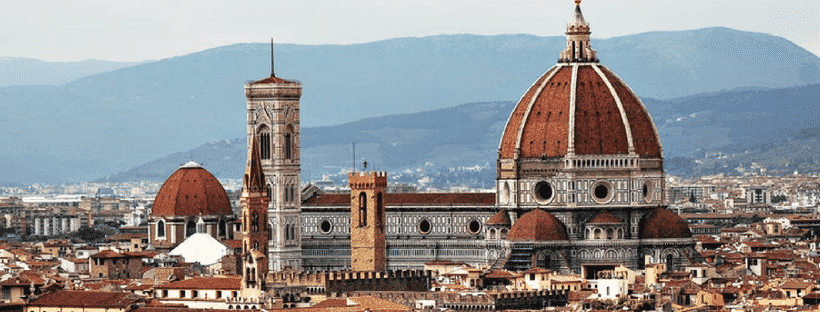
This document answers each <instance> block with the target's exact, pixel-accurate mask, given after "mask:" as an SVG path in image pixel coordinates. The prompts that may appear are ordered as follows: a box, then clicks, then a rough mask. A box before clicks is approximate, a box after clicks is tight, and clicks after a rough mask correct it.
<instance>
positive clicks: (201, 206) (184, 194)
mask: <svg viewBox="0 0 820 312" xmlns="http://www.w3.org/2000/svg"><path fill="white" fill-rule="evenodd" d="M231 214H233V211H232V210H231V201H230V200H229V199H228V194H227V193H226V192H225V188H223V187H222V184H221V183H219V180H217V179H216V177H214V176H213V175H212V174H211V173H210V172H208V170H205V168H202V166H201V165H199V164H197V163H195V162H188V163H186V164H184V165H182V166H181V167H179V169H177V171H174V173H173V174H171V176H170V177H168V179H167V180H165V183H163V184H162V187H160V189H159V192H157V197H156V199H155V200H154V207H153V208H152V209H151V215H152V216H163V217H167V216H196V215H231Z"/></svg>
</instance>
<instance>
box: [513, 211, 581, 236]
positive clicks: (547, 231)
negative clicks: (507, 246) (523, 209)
mask: <svg viewBox="0 0 820 312" xmlns="http://www.w3.org/2000/svg"><path fill="white" fill-rule="evenodd" d="M507 239H508V240H511V241H549V240H569V238H567V231H566V229H564V224H563V223H561V221H560V220H558V218H556V217H555V216H553V215H552V214H551V213H549V212H546V211H544V210H542V209H540V208H537V209H535V210H533V211H530V212H527V213H525V214H524V215H523V216H521V218H520V219H518V221H516V222H515V225H513V227H512V228H511V229H510V232H509V234H507Z"/></svg>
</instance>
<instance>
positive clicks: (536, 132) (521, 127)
mask: <svg viewBox="0 0 820 312" xmlns="http://www.w3.org/2000/svg"><path fill="white" fill-rule="evenodd" d="M499 148H500V151H499V152H500V155H499V156H500V157H501V158H507V159H511V158H543V157H565V156H566V155H567V153H568V152H569V151H570V150H572V151H574V154H576V155H604V154H608V155H609V154H625V155H626V154H630V151H634V153H635V154H637V155H638V156H640V157H651V158H659V157H661V156H662V155H661V154H662V153H661V144H660V140H659V137H658V134H657V131H656V130H655V126H654V124H653V122H652V119H651V118H650V116H649V113H648V112H647V111H646V108H645V107H644V106H643V104H642V103H641V101H640V100H639V99H638V97H637V96H636V95H635V94H634V93H633V92H632V90H630V89H629V87H627V85H626V84H625V83H624V82H623V81H621V79H619V78H618V77H617V76H616V75H615V74H614V73H613V72H612V71H610V70H609V69H608V68H606V67H604V66H603V65H600V64H598V63H595V62H581V63H559V64H557V65H555V66H554V67H553V68H551V69H550V70H549V71H547V72H546V73H545V74H544V75H543V76H541V78H539V79H538V80H537V81H536V82H535V84H533V85H532V87H530V89H529V90H528V91H527V92H526V93H525V94H524V96H523V97H522V98H521V100H520V101H519V102H518V104H517V105H516V107H515V109H514V110H513V112H512V114H511V115H510V118H509V120H508V121H507V126H506V128H505V130H504V135H503V136H502V138H501V144H500V146H499ZM516 151H518V154H517V155H516Z"/></svg>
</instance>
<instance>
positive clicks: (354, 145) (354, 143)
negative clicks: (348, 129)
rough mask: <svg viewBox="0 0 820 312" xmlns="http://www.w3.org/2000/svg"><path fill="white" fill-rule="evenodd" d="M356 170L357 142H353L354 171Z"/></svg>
mask: <svg viewBox="0 0 820 312" xmlns="http://www.w3.org/2000/svg"><path fill="white" fill-rule="evenodd" d="M352 172H356V142H353V171H352Z"/></svg>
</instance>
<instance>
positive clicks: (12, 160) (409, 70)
mask: <svg viewBox="0 0 820 312" xmlns="http://www.w3.org/2000/svg"><path fill="white" fill-rule="evenodd" d="M592 44H593V47H594V48H595V49H597V50H598V55H599V58H600V59H601V61H602V63H603V64H604V65H606V66H607V67H609V68H611V69H613V70H614V71H615V72H616V73H617V74H618V75H619V76H620V77H621V78H622V79H623V80H624V81H625V82H626V83H627V84H629V86H630V87H632V88H633V90H635V92H636V93H638V94H639V96H641V97H642V98H643V99H644V102H645V103H646V104H647V106H648V107H649V110H650V113H651V114H652V115H653V118H654V119H655V122H656V123H658V126H659V130H660V132H661V135H662V139H663V140H664V141H663V144H664V150H665V154H666V157H667V159H672V158H674V157H694V158H697V157H699V156H698V155H697V153H701V152H704V151H705V150H704V148H703V147H709V148H715V147H720V146H727V144H729V145H731V144H732V143H734V141H733V140H734V139H733V138H735V137H734V136H733V135H734V134H733V133H734V132H738V131H737V130H734V129H733V128H731V127H730V126H732V125H734V124H731V123H730V124H725V125H723V126H720V125H719V126H714V125H713V124H710V123H714V122H718V121H720V120H725V119H727V118H726V117H725V114H726V113H730V115H731V113H733V112H738V111H737V109H746V108H744V107H746V106H747V101H753V100H755V98H756V97H757V95H755V94H747V93H744V92H729V93H727V94H728V95H727V94H717V93H716V94H712V95H711V96H713V97H716V98H709V96H698V97H695V98H683V99H673V98H676V97H687V96H692V95H696V94H700V93H704V92H713V93H714V92H719V91H725V90H734V89H737V88H751V89H750V90H763V89H771V88H790V87H793V86H805V85H809V84H815V83H820V58H818V57H817V56H815V55H813V54H811V53H809V52H807V51H805V50H803V49H802V48H800V47H797V46H796V45H794V44H792V43H791V42H788V41H786V40H785V39H782V38H778V37H773V36H770V35H766V34H757V33H748V32H740V31H736V30H731V29H727V28H708V29H701V30H692V31H681V32H654V33H646V34H638V35H633V36H626V37H618V38H612V39H605V40H593V42H592ZM563 45H564V38H563V37H547V38H543V37H536V36H529V35H502V36H474V35H452V36H433V37H425V38H400V39H392V40H385V41H379V42H373V43H367V44H357V45H346V46H338V45H322V46H302V45H278V46H277V48H276V73H277V76H280V77H283V78H288V79H299V80H300V81H302V82H303V83H304V95H303V97H302V101H301V103H302V111H301V114H302V115H301V116H302V127H303V129H302V136H303V137H302V147H303V148H304V151H303V159H302V163H303V169H304V170H305V171H306V172H314V173H312V174H313V177H314V178H316V177H318V175H319V174H321V173H320V171H322V170H324V169H322V168H324V167H326V166H330V167H332V166H335V163H336V161H335V160H333V158H334V157H340V158H342V159H343V160H340V161H339V162H340V163H342V164H343V166H344V167H349V164H350V160H349V157H348V156H340V155H338V153H339V152H337V150H338V148H340V146H344V147H345V148H347V149H348V150H349V147H348V146H349V144H350V141H354V140H355V141H356V142H361V143H357V149H359V148H361V149H362V153H369V154H371V155H377V154H378V155H379V156H373V159H374V163H375V164H378V163H379V161H380V160H378V159H383V162H382V163H381V164H380V165H379V166H384V167H380V168H379V167H377V169H379V170H385V169H386V170H394V169H397V170H400V169H402V168H401V167H402V166H405V165H407V164H411V165H416V164H418V163H419V162H421V163H424V162H427V160H426V159H424V158H425V157H432V159H433V161H431V162H434V163H437V164H436V165H439V166H449V164H452V165H455V166H458V165H463V166H472V165H475V164H481V163H482V161H481V160H483V159H488V160H489V162H490V164H491V165H492V164H494V159H495V149H496V148H497V146H496V145H497V144H498V137H499V135H500V129H501V127H503V122H505V121H506V118H507V117H508V116H509V111H510V110H511V108H512V105H513V101H516V100H517V99H518V98H519V97H520V96H521V94H523V92H524V91H525V90H526V89H527V87H529V86H530V85H531V84H532V83H533V81H535V79H536V78H537V77H538V76H539V75H541V74H542V73H543V72H544V71H546V70H547V69H548V68H549V67H551V66H552V65H553V64H554V63H555V60H556V59H557V55H558V51H559V50H560V49H561V48H562V47H563ZM268 49H269V46H268V45H267V44H237V45H231V46H226V47H221V48H216V49H211V50H206V51H203V52H199V53H194V54H190V55H185V56H180V57H175V58H171V59H166V60H160V61H156V62H152V63H146V64H140V65H136V66H132V67H127V68H122V69H118V70H114V71H110V72H106V73H101V74H96V75H92V76H89V77H86V78H82V79H79V80H76V81H72V82H70V83H66V84H63V85H60V86H14V87H3V88H0V122H2V123H3V124H4V125H6V127H5V128H4V129H5V130H6V134H4V135H3V136H0V145H2V146H4V147H6V148H4V149H2V150H3V151H2V153H0V165H2V166H3V167H4V168H7V169H6V170H3V171H2V172H0V182H16V183H32V182H62V181H83V180H91V179H95V178H99V177H104V176H111V177H112V178H114V177H117V179H130V178H136V177H141V178H153V179H157V180H163V179H165V178H166V177H167V176H168V175H169V174H170V172H172V171H173V170H174V169H175V168H176V166H178V165H179V164H180V163H181V162H184V161H185V160H188V159H192V158H193V159H197V158H196V156H198V155H204V154H207V153H204V152H203V153H202V154H200V153H199V152H196V151H198V150H201V151H206V150H209V149H210V150H212V152H213V153H214V154H219V155H221V156H220V157H221V158H220V159H221V160H218V159H216V158H213V156H211V158H209V159H207V161H206V160H202V159H197V160H200V161H202V162H203V163H205V165H206V168H208V169H209V170H211V171H212V172H214V174H215V175H217V176H220V177H229V178H234V177H238V176H239V175H241V172H242V168H243V166H244V161H245V160H244V158H245V153H244V146H245V143H244V139H238V140H237V139H235V138H244V135H245V133H244V131H245V127H244V125H245V99H244V94H243V86H242V83H243V82H244V81H247V80H251V79H261V78H264V77H266V76H268V75H269V67H268V64H269V55H270V54H269V53H270V52H269V50H268ZM784 56H788V57H784ZM816 89H817V88H816V87H809V88H798V89H790V90H797V91H788V90H773V91H747V92H781V93H780V94H774V95H771V96H770V97H769V98H766V99H767V100H777V99H778V98H779V97H782V98H781V99H780V100H781V104H782V105H783V106H781V107H780V108H779V109H780V110H778V109H775V110H767V111H765V112H764V113H757V114H756V113H754V111H750V110H748V109H747V110H745V111H742V112H752V114H751V115H754V116H757V117H754V118H752V117H750V118H746V119H742V120H735V121H734V122H735V124H736V123H740V124H741V125H742V124H743V123H746V122H758V121H760V122H768V121H769V120H771V121H772V122H775V121H776V122H783V121H784V120H785V121H788V120H790V119H789V117H788V116H793V115H794V114H797V112H792V111H794V110H793V109H792V108H793V104H792V103H794V102H795V101H806V102H805V103H811V104H814V103H817V102H816V93H817V92H818V91H817V90H816ZM790 92H791V93H790ZM788 95H794V97H792V98H791V99H790V98H789V97H788ZM650 98H658V99H662V100H664V101H653V100H651V99H650ZM798 98H799V99H798ZM729 99H731V100H729ZM488 101H496V102H488ZM692 101H696V102H692ZM697 101H699V102H697ZM720 101H723V102H720ZM811 101H814V102H811ZM471 102H482V103H484V104H471V105H467V106H458V107H454V106H455V105H459V104H462V103H471ZM650 103H651V104H650ZM755 105H758V106H750V107H769V106H767V105H768V102H763V101H761V102H759V103H758V104H755ZM761 105H762V106H761ZM724 106H725V108H724ZM810 106H811V105H810ZM814 106H816V105H814ZM448 107H449V108H448ZM442 108H448V109H445V110H444V111H437V112H428V113H422V114H420V115H403V116H401V115H400V116H389V117H384V118H377V119H371V120H363V121H358V122H355V123H352V122H353V121H356V120H360V119H362V118H373V117H377V116H385V115H395V114H408V113H417V112H425V111H431V110H435V109H442ZM459 110H462V112H461V113H458V111H459ZM781 111H788V112H791V113H782V114H781ZM447 112H451V113H452V115H447ZM692 113H699V114H700V115H695V116H706V117H703V118H707V117H708V118H712V120H708V122H704V123H701V124H692V125H703V126H704V127H705V128H703V129H706V130H702V131H701V132H697V131H700V130H697V131H694V132H693V131H690V130H689V129H688V128H686V127H679V126H677V125H676V124H675V123H671V124H670V125H666V124H665V122H666V120H667V119H668V118H667V117H664V116H676V117H674V118H673V119H674V120H677V118H678V117H680V116H677V115H676V114H678V115H683V116H688V115H690V114H692ZM459 114H461V115H460V117H459V116H457V115H459ZM710 114H711V115H710ZM790 114H791V115H790ZM807 115H808V114H805V113H804V116H807ZM445 116H449V117H445ZM710 116H711V117H710ZM767 116H768V117H767ZM772 116H774V117H772ZM811 116H818V115H817V114H814V115H811ZM794 117H799V116H794ZM453 118H458V119H453ZM670 118H672V117H670ZM755 118H756V119H755ZM454 120H458V122H454ZM499 120H500V121H499ZM687 120H688V119H687ZM691 120H699V119H697V118H693V119H691ZM345 123H348V124H345ZM718 123H719V122H718ZM807 123H809V124H810V122H809V121H807V119H806V120H805V121H802V123H794V124H793V126H790V127H786V128H782V127H781V128H782V129H781V128H778V129H780V130H777V131H778V132H776V133H773V134H779V135H781V136H782V137H787V136H790V135H794V134H793V133H791V132H790V131H798V132H799V131H800V130H801V129H802V128H800V127H805V126H806V124H807ZM333 125H337V126H335V127H331V126H333ZM710 126H711V127H712V128H709V127H710ZM690 127H691V125H690ZM767 127H768V124H765V125H764V124H761V125H760V126H759V127H755V128H756V129H767ZM747 128H748V127H747ZM744 129H746V128H744ZM752 130H755V129H752ZM676 131H677V132H676ZM761 131H762V130H761ZM496 132H497V133H496ZM667 133H672V136H671V137H670V136H669V134H667ZM692 133H700V134H701V135H715V137H716V139H710V140H700V139H692V136H691V134H692ZM725 133H728V134H725ZM456 134H457V135H456ZM448 135H449V137H448ZM465 135H466V136H468V137H467V138H465V137H464V136H465ZM431 137H441V140H443V141H436V142H433V141H429V139H430V138H431ZM726 137H729V139H726ZM721 138H723V139H721ZM757 139H761V138H760V137H757ZM226 140H227V141H226ZM379 140H381V141H379ZM368 141H373V142H376V141H378V142H379V143H372V145H370V147H368V143H366V142H368ZM208 142H222V143H214V144H211V143H208ZM413 142H415V143H413ZM206 143H208V144H206ZM701 143H703V144H701ZM203 144H205V145H203ZM394 144H395V145H394ZM359 145H361V147H359ZM701 145H703V146H701ZM220 146H222V147H220ZM699 148H700V150H698V149H699ZM368 149H370V152H366V151H367V150H368ZM431 149H433V150H438V151H431ZM215 150H220V152H216V151H215ZM237 151H239V152H238V153H237ZM173 153H177V154H176V155H177V156H176V157H177V158H179V159H183V160H181V161H172V162H171V164H170V165H167V166H158V165H154V166H151V165H150V164H152V160H156V159H160V158H162V157H164V156H166V155H169V154H173ZM347 153H348V152H347V151H345V152H344V154H343V155H348V154H347ZM186 154H187V155H186ZM363 155H364V154H363ZM448 155H449V156H448ZM482 155H483V156H482ZM200 157H202V156H200ZM172 158H173V157H172ZM169 159H170V158H169ZM211 159H213V160H211ZM222 161H224V162H225V165H224V166H223V165H222V164H221V162H222ZM462 162H467V163H462ZM140 164H147V165H148V166H149V167H152V168H153V169H152V170H154V172H156V174H149V171H145V170H142V171H140V172H139V173H136V171H132V172H134V174H132V175H127V174H126V175H120V174H116V173H119V172H127V171H128V170H129V169H131V168H135V167H138V166H139V165H140ZM217 167H219V168H223V167H224V169H216V168H217Z"/></svg>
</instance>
